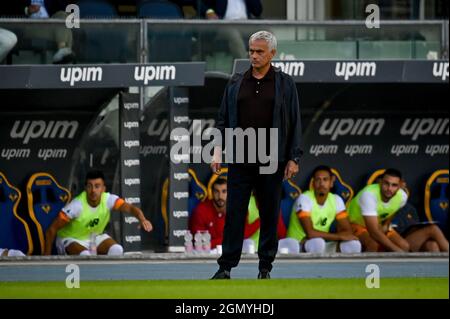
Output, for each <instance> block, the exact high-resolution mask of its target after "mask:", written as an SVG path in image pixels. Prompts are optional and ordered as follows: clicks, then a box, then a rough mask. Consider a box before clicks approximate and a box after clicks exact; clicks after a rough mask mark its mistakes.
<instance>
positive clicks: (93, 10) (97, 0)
mask: <svg viewBox="0 0 450 319" xmlns="http://www.w3.org/2000/svg"><path fill="white" fill-rule="evenodd" d="M77 5H78V7H79V8H80V17H81V18H82V19H86V18H97V19H104V18H115V17H117V16H118V15H117V11H116V8H115V7H114V6H113V5H112V4H110V3H108V2H107V1H104V0H80V1H78V3H77Z"/></svg>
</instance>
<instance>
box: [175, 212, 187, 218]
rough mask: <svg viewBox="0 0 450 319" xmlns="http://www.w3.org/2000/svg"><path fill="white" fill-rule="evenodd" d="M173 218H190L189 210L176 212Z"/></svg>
mask: <svg viewBox="0 0 450 319" xmlns="http://www.w3.org/2000/svg"><path fill="white" fill-rule="evenodd" d="M173 217H175V218H183V217H189V212H188V211H187V210H175V211H174V212H173Z"/></svg>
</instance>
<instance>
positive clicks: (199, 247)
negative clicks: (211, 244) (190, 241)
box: [194, 231, 203, 253]
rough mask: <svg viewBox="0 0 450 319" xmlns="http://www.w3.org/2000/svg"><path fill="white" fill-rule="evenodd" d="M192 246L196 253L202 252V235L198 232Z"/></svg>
mask: <svg viewBox="0 0 450 319" xmlns="http://www.w3.org/2000/svg"><path fill="white" fill-rule="evenodd" d="M194 246H195V252H197V253H201V252H203V235H202V233H201V232H200V231H198V232H196V233H195V235H194Z"/></svg>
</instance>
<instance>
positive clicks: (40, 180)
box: [27, 173, 71, 254]
mask: <svg viewBox="0 0 450 319" xmlns="http://www.w3.org/2000/svg"><path fill="white" fill-rule="evenodd" d="M70 199H71V195H70V192H69V191H68V190H67V189H65V188H64V187H62V186H61V185H59V184H58V183H57V182H56V180H55V178H54V177H53V176H51V175H50V174H48V173H36V174H33V175H32V176H31V177H30V179H29V180H28V183H27V203H28V212H29V214H30V217H31V220H32V221H33V222H34V223H35V225H36V228H37V231H38V235H39V242H38V243H34V247H35V251H34V253H35V254H42V253H43V252H44V248H45V232H46V231H47V229H48V228H49V227H50V225H51V224H52V222H53V220H54V219H55V217H56V216H57V215H58V214H59V212H60V211H61V209H62V208H63V207H64V206H65V205H66V204H67V203H68V202H69V201H70Z"/></svg>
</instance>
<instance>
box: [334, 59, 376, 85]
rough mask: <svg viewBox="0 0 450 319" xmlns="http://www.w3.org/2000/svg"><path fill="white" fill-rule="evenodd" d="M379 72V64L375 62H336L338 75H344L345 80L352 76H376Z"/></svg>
mask: <svg viewBox="0 0 450 319" xmlns="http://www.w3.org/2000/svg"><path fill="white" fill-rule="evenodd" d="M376 74H377V64H376V63H375V62H338V63H336V75H337V76H338V77H344V78H345V81H348V80H349V79H350V78H352V77H355V76H358V77H374V76H376Z"/></svg>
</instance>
